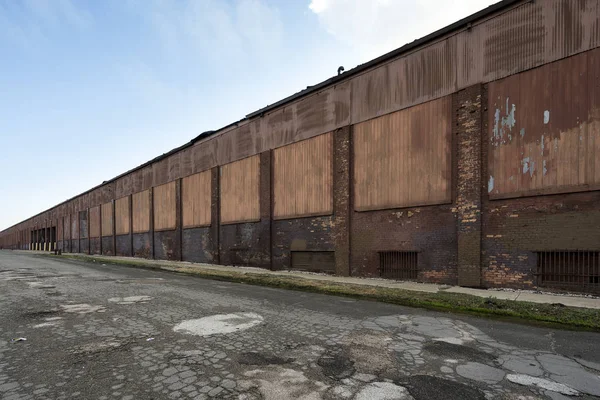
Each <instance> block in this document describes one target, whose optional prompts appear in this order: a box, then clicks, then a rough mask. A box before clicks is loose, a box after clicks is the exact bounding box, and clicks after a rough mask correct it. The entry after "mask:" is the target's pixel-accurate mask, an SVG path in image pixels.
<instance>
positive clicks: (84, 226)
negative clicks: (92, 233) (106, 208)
mask: <svg viewBox="0 0 600 400" xmlns="http://www.w3.org/2000/svg"><path fill="white" fill-rule="evenodd" d="M88 228H89V225H88V211H87V210H84V211H79V238H80V239H87V238H88V233H89V231H88Z"/></svg>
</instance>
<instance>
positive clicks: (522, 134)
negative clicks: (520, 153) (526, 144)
mask: <svg viewBox="0 0 600 400" xmlns="http://www.w3.org/2000/svg"><path fill="white" fill-rule="evenodd" d="M519 133H520V134H521V137H525V128H521V131H520V132H519Z"/></svg>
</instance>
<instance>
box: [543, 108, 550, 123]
mask: <svg viewBox="0 0 600 400" xmlns="http://www.w3.org/2000/svg"><path fill="white" fill-rule="evenodd" d="M548 122H550V111H548V110H546V111H544V124H547V123H548Z"/></svg>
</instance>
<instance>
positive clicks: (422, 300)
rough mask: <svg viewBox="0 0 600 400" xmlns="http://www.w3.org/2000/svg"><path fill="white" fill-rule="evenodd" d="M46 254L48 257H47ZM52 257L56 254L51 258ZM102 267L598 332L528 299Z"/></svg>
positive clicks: (589, 315)
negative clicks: (185, 275) (517, 299)
mask: <svg viewBox="0 0 600 400" xmlns="http://www.w3.org/2000/svg"><path fill="white" fill-rule="evenodd" d="M44 256H46V255H44ZM47 256H50V257H54V256H53V255H47ZM58 257H61V258H69V259H73V260H79V261H84V262H94V261H95V258H94V257H93V256H85V255H71V254H68V255H62V256H58ZM98 262H102V263H104V264H114V265H124V266H131V267H138V268H149V269H162V270H168V271H175V272H178V273H183V274H188V275H194V276H198V277H201V278H206V279H213V280H221V281H229V282H237V283H246V284H250V285H258V286H269V287H275V288H281V289H290V290H301V291H306V292H313V293H322V294H329V295H336V296H347V297H353V298H357V299H364V300H375V301H380V302H385V303H391V304H397V305H401V306H408V307H419V308H425V309H430V310H437V311H446V312H458V313H464V314H471V315H478V316H486V317H494V318H502V319H509V320H514V321H518V322H521V323H523V322H526V323H529V324H531V323H540V324H545V325H547V324H550V325H552V326H553V327H558V328H563V329H564V328H567V329H575V328H577V329H588V330H600V310H596V309H587V308H577V307H567V306H563V305H557V304H539V303H530V302H525V301H514V300H499V299H496V298H492V297H488V298H483V297H478V296H472V295H465V294H458V293H444V292H438V293H427V292H417V291H411V290H404V289H392V288H382V287H374V286H363V285H354V284H343V283H337V282H328V281H320V280H312V279H306V278H302V277H291V276H277V275H272V274H261V273H245V272H242V271H240V272H235V271H231V272H230V271H219V270H213V269H203V268H202V267H188V266H174V265H170V264H162V265H161V264H159V263H149V262H146V261H145V260H135V259H131V260H119V259H110V260H109V259H106V258H102V259H98Z"/></svg>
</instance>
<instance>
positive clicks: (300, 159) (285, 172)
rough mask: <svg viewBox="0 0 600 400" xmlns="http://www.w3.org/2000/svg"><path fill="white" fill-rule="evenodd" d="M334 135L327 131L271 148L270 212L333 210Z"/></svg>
mask: <svg viewBox="0 0 600 400" xmlns="http://www.w3.org/2000/svg"><path fill="white" fill-rule="evenodd" d="M332 141H333V135H332V134H331V133H327V134H325V135H320V136H317V137H314V138H312V139H308V140H304V141H301V142H298V143H294V144H291V145H288V146H284V147H280V148H278V149H275V150H274V151H273V158H274V166H273V187H274V189H273V196H274V198H273V216H274V217H275V218H278V219H282V218H295V217H301V216H308V215H325V214H331V213H332V212H333V192H332V185H333V169H332V164H333V147H332Z"/></svg>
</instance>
